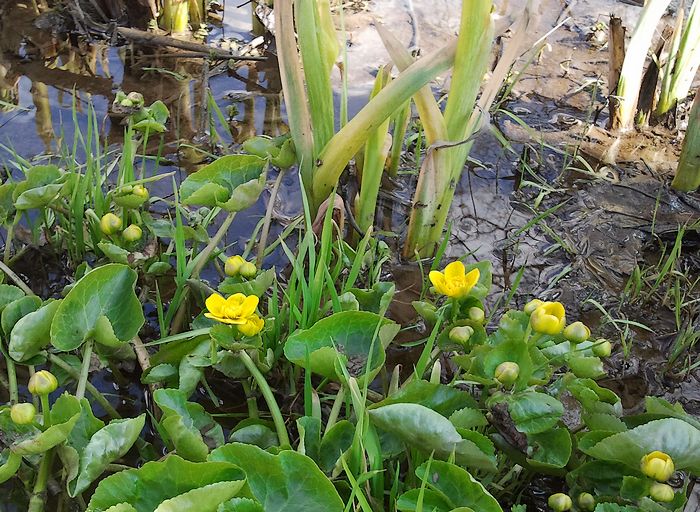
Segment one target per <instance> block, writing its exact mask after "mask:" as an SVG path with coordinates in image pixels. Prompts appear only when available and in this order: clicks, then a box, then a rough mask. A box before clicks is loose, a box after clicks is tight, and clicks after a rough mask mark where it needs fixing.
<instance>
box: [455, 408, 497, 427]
mask: <svg viewBox="0 0 700 512" xmlns="http://www.w3.org/2000/svg"><path fill="white" fill-rule="evenodd" d="M449 420H450V423H452V424H453V425H454V426H455V427H458V428H467V429H468V428H476V427H485V426H486V425H488V424H489V422H488V420H487V419H486V416H484V414H483V413H482V412H481V411H479V410H478V409H472V408H470V407H465V408H464V409H459V410H457V411H455V412H454V413H452V414H451V415H450V417H449Z"/></svg>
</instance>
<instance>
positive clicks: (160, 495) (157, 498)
mask: <svg viewBox="0 0 700 512" xmlns="http://www.w3.org/2000/svg"><path fill="white" fill-rule="evenodd" d="M243 480H245V474H244V473H243V471H241V470H240V469H239V468H237V467H236V466H234V465H233V464H230V463H228V462H189V461H186V460H185V459H181V458H180V457H178V456H176V455H170V456H168V457H167V458H166V459H165V460H162V461H157V462H147V463H146V464H144V465H143V466H142V467H140V468H139V469H127V470H125V471H120V472H119V473H115V474H113V475H111V476H109V477H107V478H105V479H104V480H102V481H101V482H100V484H99V485H98V486H97V489H96V490H95V494H93V495H92V498H91V499H90V504H89V505H88V512H103V511H105V510H107V509H108V508H109V507H112V506H114V505H119V504H121V503H128V504H129V505H131V506H132V507H133V508H134V509H135V510H136V511H137V512H153V511H154V510H155V509H156V507H158V506H159V505H160V504H161V503H162V502H164V501H165V500H168V499H170V498H174V497H176V496H180V495H181V494H184V493H186V492H188V491H191V490H193V489H198V488H200V487H204V486H206V485H210V484H215V483H217V482H234V481H243ZM209 500H211V501H212V502H213V501H216V499H214V497H213V496H212V497H211V498H209V497H207V496H201V499H200V502H199V506H201V507H202V508H201V509H200V508H197V510H208V509H206V508H205V507H206V506H208V505H210V502H209ZM222 501H225V500H222ZM219 503H221V502H219ZM219 503H216V505H217V506H218V505H219ZM214 510H216V509H214Z"/></svg>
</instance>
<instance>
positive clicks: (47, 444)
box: [11, 414, 80, 455]
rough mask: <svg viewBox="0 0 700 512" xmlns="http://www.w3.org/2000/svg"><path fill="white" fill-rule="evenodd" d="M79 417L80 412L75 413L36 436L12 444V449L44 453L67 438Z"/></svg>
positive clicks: (23, 453) (22, 453)
mask: <svg viewBox="0 0 700 512" xmlns="http://www.w3.org/2000/svg"><path fill="white" fill-rule="evenodd" d="M79 417H80V414H76V415H74V416H73V417H72V418H70V419H69V420H68V421H66V422H65V423H60V424H58V425H52V426H50V427H49V428H47V429H46V430H44V431H43V432H41V433H39V434H37V435H36V436H34V437H32V438H30V439H25V440H24V441H20V442H19V443H16V444H14V445H12V447H11V448H12V451H13V452H15V453H18V454H20V455H36V454H39V453H44V452H45V451H47V450H49V449H51V448H53V447H54V446H56V445H59V444H61V443H62V442H64V441H65V440H66V439H67V438H68V435H69V434H70V432H71V430H73V427H74V426H75V424H76V423H77V422H78V418H79Z"/></svg>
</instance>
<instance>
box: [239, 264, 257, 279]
mask: <svg viewBox="0 0 700 512" xmlns="http://www.w3.org/2000/svg"><path fill="white" fill-rule="evenodd" d="M238 273H239V274H241V277H244V278H246V279H252V278H253V277H255V275H256V274H257V273H258V269H257V267H256V266H255V264H254V263H251V262H250V261H246V262H245V263H243V265H241V268H240V269H239V270H238Z"/></svg>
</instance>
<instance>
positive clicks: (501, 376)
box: [493, 361, 520, 386]
mask: <svg viewBox="0 0 700 512" xmlns="http://www.w3.org/2000/svg"><path fill="white" fill-rule="evenodd" d="M518 375H520V366H519V365H518V363H513V362H511V361H505V362H503V363H501V364H499V365H498V366H496V370H495V371H494V373H493V376H494V378H495V379H496V380H497V381H498V382H500V383H501V384H503V385H504V386H510V385H512V384H513V383H514V382H515V381H516V380H517V379H518Z"/></svg>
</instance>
